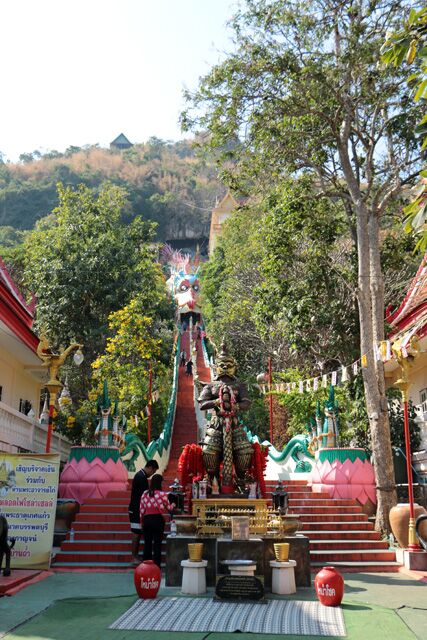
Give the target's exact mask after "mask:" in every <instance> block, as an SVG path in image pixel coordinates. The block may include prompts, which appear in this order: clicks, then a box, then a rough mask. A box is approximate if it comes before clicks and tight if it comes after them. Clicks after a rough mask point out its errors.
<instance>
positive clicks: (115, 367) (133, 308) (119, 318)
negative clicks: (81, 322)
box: [92, 270, 173, 437]
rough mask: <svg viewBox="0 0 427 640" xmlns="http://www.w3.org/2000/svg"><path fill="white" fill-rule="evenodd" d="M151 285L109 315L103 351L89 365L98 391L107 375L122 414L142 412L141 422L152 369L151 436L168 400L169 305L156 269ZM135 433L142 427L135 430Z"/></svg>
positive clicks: (170, 344)
mask: <svg viewBox="0 0 427 640" xmlns="http://www.w3.org/2000/svg"><path fill="white" fill-rule="evenodd" d="M156 276H157V277H156V278H155V282H154V283H153V286H152V290H151V292H149V294H148V296H147V292H146V291H144V292H141V293H139V294H138V295H137V296H136V297H134V298H132V300H131V301H130V302H129V304H127V305H126V306H125V307H123V309H120V310H119V311H115V312H114V313H112V314H111V315H110V319H109V329H110V334H111V335H110V337H109V338H108V340H107V345H106V348H105V352H104V353H103V354H102V355H101V356H99V357H98V358H97V359H96V360H95V362H93V364H92V368H93V370H94V375H93V379H94V382H95V384H97V388H98V390H99V391H101V388H102V385H103V382H104V380H108V385H109V391H110V395H111V397H112V398H116V399H117V400H118V401H119V404H120V409H121V411H122V412H123V413H124V414H125V415H126V416H135V415H136V416H138V417H139V416H141V418H142V420H141V418H140V421H141V423H142V424H143V425H144V427H146V422H145V420H146V415H145V413H144V410H145V408H146V407H147V405H148V393H149V368H150V366H151V367H152V371H153V382H154V384H153V392H154V397H155V399H156V401H155V402H153V404H152V426H153V429H152V437H156V436H157V435H158V434H159V433H160V431H161V428H162V426H163V422H164V419H165V417H166V411H167V403H168V400H169V391H170V381H171V374H170V369H169V367H168V365H169V357H170V354H171V353H172V346H173V332H172V328H173V308H172V304H171V302H170V300H169V297H167V292H166V289H165V284H164V280H163V277H162V275H161V273H160V270H159V271H158V272H157V274H156ZM140 434H141V435H144V436H146V432H145V433H144V430H141V429H140Z"/></svg>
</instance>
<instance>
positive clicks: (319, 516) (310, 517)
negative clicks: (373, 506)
mask: <svg viewBox="0 0 427 640" xmlns="http://www.w3.org/2000/svg"><path fill="white" fill-rule="evenodd" d="M300 515H301V518H300V520H301V522H302V523H304V524H305V523H306V522H356V521H357V522H359V521H360V522H367V521H368V516H367V515H366V514H364V513H343V514H340V513H319V512H316V513H303V514H300Z"/></svg>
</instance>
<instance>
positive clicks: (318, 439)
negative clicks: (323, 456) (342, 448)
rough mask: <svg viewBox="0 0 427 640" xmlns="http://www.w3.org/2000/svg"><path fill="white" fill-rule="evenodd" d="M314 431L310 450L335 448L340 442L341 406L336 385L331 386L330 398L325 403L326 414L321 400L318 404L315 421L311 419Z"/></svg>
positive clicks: (312, 430)
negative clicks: (335, 389)
mask: <svg viewBox="0 0 427 640" xmlns="http://www.w3.org/2000/svg"><path fill="white" fill-rule="evenodd" d="M308 429H309V430H311V432H312V438H311V443H310V447H309V449H310V451H311V452H312V453H314V451H317V450H319V449H333V448H335V447H337V446H338V442H339V406H338V402H336V401H335V393H334V387H333V386H332V385H331V386H330V387H329V398H328V399H327V400H326V402H325V404H324V416H323V419H322V412H321V410H320V402H319V401H318V402H317V406H316V419H315V422H314V421H311V428H310V427H309V428H308Z"/></svg>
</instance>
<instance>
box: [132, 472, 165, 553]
mask: <svg viewBox="0 0 427 640" xmlns="http://www.w3.org/2000/svg"><path fill="white" fill-rule="evenodd" d="M158 468H159V465H158V463H157V462H156V460H149V461H148V462H147V464H146V465H145V467H144V468H143V469H141V470H140V471H138V472H137V473H136V474H135V475H134V477H133V481H132V491H131V495H130V502H129V520H130V530H131V532H132V564H134V565H137V564H140V563H141V560H140V558H139V557H138V554H139V544H140V542H141V536H142V527H141V517H140V514H139V508H140V502H141V496H142V494H143V493H144V491H147V490H148V479H149V478H151V476H152V475H153V474H155V473H156V471H157V470H158Z"/></svg>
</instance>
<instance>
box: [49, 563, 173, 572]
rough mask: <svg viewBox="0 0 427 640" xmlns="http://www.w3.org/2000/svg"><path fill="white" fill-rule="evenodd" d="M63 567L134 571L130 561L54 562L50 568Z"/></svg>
mask: <svg viewBox="0 0 427 640" xmlns="http://www.w3.org/2000/svg"><path fill="white" fill-rule="evenodd" d="M162 567H165V563H164V562H162ZM61 569H64V570H67V569H95V570H96V569H108V570H109V571H115V570H117V571H126V572H127V573H133V572H134V570H135V567H134V566H131V564H130V563H129V562H84V561H79V562H58V563H56V562H55V564H53V565H52V566H51V568H50V570H51V571H52V570H53V571H58V572H60V571H61Z"/></svg>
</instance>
